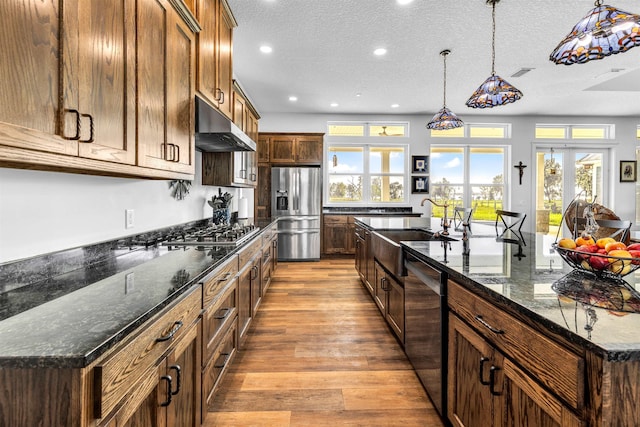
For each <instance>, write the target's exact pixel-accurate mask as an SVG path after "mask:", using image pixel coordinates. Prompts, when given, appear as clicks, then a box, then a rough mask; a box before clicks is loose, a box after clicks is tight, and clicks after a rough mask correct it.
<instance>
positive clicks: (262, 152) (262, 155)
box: [256, 136, 271, 179]
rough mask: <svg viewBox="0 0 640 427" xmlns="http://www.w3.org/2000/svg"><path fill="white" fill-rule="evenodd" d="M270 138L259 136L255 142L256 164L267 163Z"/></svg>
mask: <svg viewBox="0 0 640 427" xmlns="http://www.w3.org/2000/svg"><path fill="white" fill-rule="evenodd" d="M270 140H271V138H268V137H265V136H259V137H258V141H257V146H258V149H257V150H256V151H257V152H258V163H267V162H269V141H270ZM269 179H271V177H269Z"/></svg>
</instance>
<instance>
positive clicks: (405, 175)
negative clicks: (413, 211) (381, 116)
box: [323, 136, 411, 207]
mask: <svg viewBox="0 0 640 427" xmlns="http://www.w3.org/2000/svg"><path fill="white" fill-rule="evenodd" d="M383 138H385V139H384V141H385V142H383V141H381V140H380V139H379V137H360V136H359V137H351V138H349V137H331V138H326V139H325V147H324V159H325V165H326V167H324V168H323V169H324V190H323V197H324V201H325V202H324V206H330V207H372V206H381V205H384V206H395V207H408V206H411V204H410V202H411V198H410V187H409V186H410V180H409V179H410V172H411V169H410V158H411V156H410V144H409V143H408V142H403V143H400V144H398V143H393V142H390V140H389V139H387V138H388V137H383ZM354 139H356V140H357V141H354ZM332 147H345V148H346V147H349V148H362V149H363V165H362V166H363V170H362V182H363V185H362V200H361V201H358V202H355V201H354V202H332V201H331V200H330V195H329V191H330V183H329V180H330V178H331V177H332V176H336V175H344V176H347V175H354V174H335V173H331V172H330V167H329V166H328V165H329V164H330V162H331V159H330V158H329V157H330V153H331V148H332ZM385 147H390V148H391V147H393V148H402V149H403V150H404V162H403V167H404V170H403V171H402V172H380V173H378V172H375V173H372V172H371V170H370V163H371V159H370V150H371V148H374V149H377V148H385ZM356 175H359V173H358V174H356ZM400 175H401V176H402V188H403V200H402V201H400V202H383V201H372V200H371V178H372V176H400Z"/></svg>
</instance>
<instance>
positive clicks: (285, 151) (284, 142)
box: [269, 135, 296, 163]
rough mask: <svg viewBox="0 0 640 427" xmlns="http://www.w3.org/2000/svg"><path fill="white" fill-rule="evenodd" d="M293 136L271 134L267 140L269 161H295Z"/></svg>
mask: <svg viewBox="0 0 640 427" xmlns="http://www.w3.org/2000/svg"><path fill="white" fill-rule="evenodd" d="M294 140H295V139H294V138H293V137H292V136H288V135H285V136H272V137H271V139H270V141H269V150H270V153H269V154H270V155H269V157H270V158H271V163H295V161H296V156H295V152H294Z"/></svg>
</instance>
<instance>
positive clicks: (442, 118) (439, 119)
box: [427, 49, 464, 130]
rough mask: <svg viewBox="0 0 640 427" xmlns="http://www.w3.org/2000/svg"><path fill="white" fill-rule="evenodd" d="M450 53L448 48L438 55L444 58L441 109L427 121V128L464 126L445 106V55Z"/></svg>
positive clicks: (444, 128)
mask: <svg viewBox="0 0 640 427" xmlns="http://www.w3.org/2000/svg"><path fill="white" fill-rule="evenodd" d="M450 53H451V51H450V50H448V49H445V50H443V51H442V52H440V55H442V57H443V59H444V82H443V83H444V85H443V87H444V91H443V93H444V95H443V105H442V109H441V110H440V111H438V112H437V113H436V115H435V116H433V118H432V119H431V121H430V122H429V123H427V129H435V130H447V129H455V128H459V127H461V126H464V122H463V121H462V120H460V119H459V118H458V116H456V115H455V114H454V113H453V112H451V110H449V109H448V108H447V55H449V54H450Z"/></svg>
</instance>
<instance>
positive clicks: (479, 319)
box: [476, 314, 504, 334]
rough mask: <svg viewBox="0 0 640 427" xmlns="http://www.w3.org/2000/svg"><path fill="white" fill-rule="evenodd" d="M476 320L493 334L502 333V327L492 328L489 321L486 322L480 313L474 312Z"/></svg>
mask: <svg viewBox="0 0 640 427" xmlns="http://www.w3.org/2000/svg"><path fill="white" fill-rule="evenodd" d="M476 320H477V321H478V322H480V324H482V326H484V327H485V328H487V329H488V330H490V331H491V332H493V333H494V334H504V331H503V330H502V329H498V328H494V327H493V326H491V325H490V324H489V323H487V321H486V320H484V319H483V318H482V316H481V315H479V314H476Z"/></svg>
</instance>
